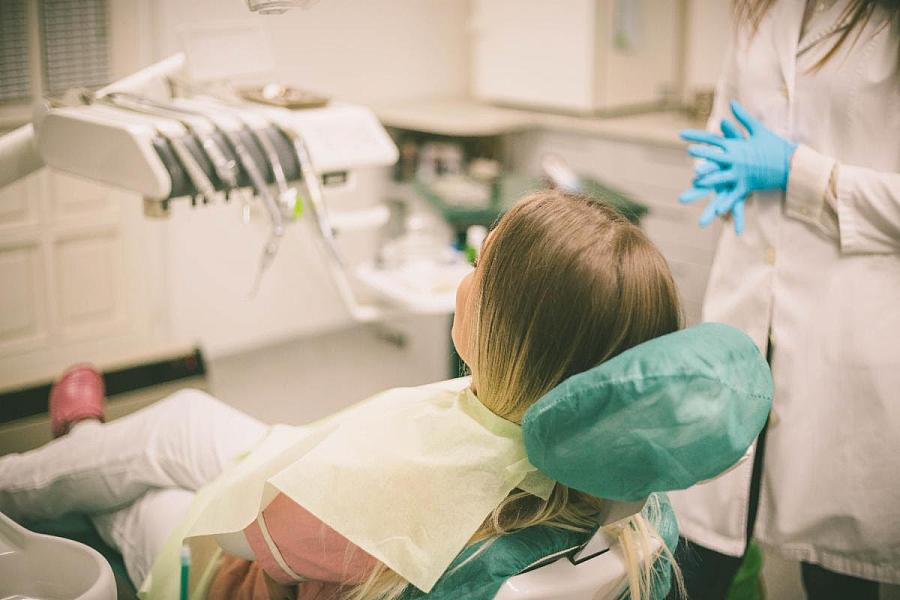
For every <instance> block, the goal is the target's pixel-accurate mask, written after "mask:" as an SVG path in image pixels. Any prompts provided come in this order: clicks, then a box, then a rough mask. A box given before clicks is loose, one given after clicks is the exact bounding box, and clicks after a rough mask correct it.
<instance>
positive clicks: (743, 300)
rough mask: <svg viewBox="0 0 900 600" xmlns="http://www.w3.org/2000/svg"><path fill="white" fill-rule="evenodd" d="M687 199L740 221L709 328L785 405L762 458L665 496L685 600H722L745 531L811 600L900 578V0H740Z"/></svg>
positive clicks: (713, 292)
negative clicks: (756, 369) (793, 566)
mask: <svg viewBox="0 0 900 600" xmlns="http://www.w3.org/2000/svg"><path fill="white" fill-rule="evenodd" d="M735 16H736V19H737V25H736V28H735V40H734V43H733V48H732V49H731V52H730V54H729V57H728V59H727V61H726V64H725V71H724V76H723V78H722V80H721V81H720V83H719V86H718V89H717V94H716V102H715V106H714V110H713V115H712V118H711V120H710V129H711V130H713V129H714V130H715V132H713V131H685V132H683V133H682V137H683V138H684V139H685V140H687V141H689V142H693V144H694V145H692V146H690V148H689V152H690V154H691V155H692V156H694V157H696V158H698V159H701V160H700V161H698V167H697V174H696V177H695V179H694V182H693V187H692V188H691V189H690V190H688V191H686V192H685V193H684V194H682V196H681V198H680V200H681V201H682V202H693V201H697V200H700V199H702V198H705V197H707V196H710V195H712V199H711V200H710V202H709V204H708V205H707V207H706V210H705V211H704V213H703V216H702V218H701V224H702V225H706V224H708V223H709V222H711V221H712V220H713V219H715V218H716V216H721V217H723V218H726V219H729V220H730V221H731V224H732V225H733V227H731V226H729V227H726V228H725V229H724V231H723V233H722V237H721V239H720V241H719V245H718V250H717V253H716V257H715V261H714V264H713V268H712V272H711V275H710V281H709V287H708V289H707V294H706V300H705V305H704V319H705V320H710V321H721V322H725V323H728V324H731V325H733V326H736V327H738V328H741V329H743V330H744V331H746V332H747V333H748V334H750V335H751V336H752V337H753V338H754V340H756V343H757V344H758V345H759V347H760V349H761V350H762V351H763V352H766V353H767V355H768V356H769V361H770V364H771V367H772V373H773V378H774V381H775V401H774V404H773V409H772V412H771V414H770V416H769V422H768V426H767V428H766V429H764V430H763V433H762V434H761V435H760V438H759V440H758V443H757V449H756V454H755V457H754V460H753V461H747V462H746V463H745V464H743V465H741V466H740V467H739V468H737V469H735V470H734V471H732V472H730V473H728V474H727V475H725V476H723V477H721V478H719V479H717V480H714V481H712V482H709V483H706V484H703V485H699V486H695V487H694V488H691V489H689V490H687V491H684V492H680V493H676V494H672V500H673V504H674V505H675V508H676V512H677V515H678V520H679V523H680V526H681V532H682V535H683V536H684V538H686V540H687V541H688V542H690V544H689V545H688V546H687V547H686V552H684V553H683V554H684V556H682V557H681V558H682V561H681V564H682V568H683V570H684V572H685V578H686V581H687V586H688V592H689V594H690V597H691V598H694V599H697V600H701V599H706V598H710V599H712V598H715V599H719V598H724V597H725V595H726V593H727V590H728V586H729V585H730V583H731V580H732V578H733V576H734V573H735V572H736V570H737V568H738V566H739V564H740V557H741V556H742V555H743V553H744V552H745V549H746V547H747V544H748V539H749V538H750V537H751V536H752V537H754V538H756V539H757V540H758V541H759V542H760V543H761V544H762V545H763V546H764V547H765V548H766V549H767V550H769V551H774V552H777V553H779V554H781V555H782V556H784V557H786V558H788V559H792V560H797V561H800V562H801V563H802V576H803V584H804V587H805V589H806V593H807V597H808V598H815V599H819V598H853V599H854V600H866V599H873V600H875V599H877V597H878V582H889V583H894V584H898V583H900V60H898V58H900V2H898V0H831V1H829V0H807V1H806V2H803V1H801V0H737V2H736V6H735Z"/></svg>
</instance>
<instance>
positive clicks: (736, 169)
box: [681, 100, 797, 214]
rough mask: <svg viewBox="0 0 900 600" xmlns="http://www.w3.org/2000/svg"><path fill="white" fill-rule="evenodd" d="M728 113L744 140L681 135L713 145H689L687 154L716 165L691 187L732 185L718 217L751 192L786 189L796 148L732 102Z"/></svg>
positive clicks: (692, 133)
mask: <svg viewBox="0 0 900 600" xmlns="http://www.w3.org/2000/svg"><path fill="white" fill-rule="evenodd" d="M731 112H732V114H733V115H734V117H735V119H737V121H738V122H739V123H740V124H741V125H743V126H744V129H746V130H747V137H744V136H742V135H740V134H739V132H738V134H739V135H738V137H736V138H730V137H723V136H719V135H716V134H713V133H709V132H708V131H700V130H691V129H689V130H686V131H683V132H681V137H682V139H684V140H687V141H689V142H699V143H701V144H708V145H709V146H713V147H712V148H711V147H709V146H690V147H689V148H688V154H690V155H691V156H694V157H696V158H702V159H704V160H707V161H710V162H712V163H714V164H716V165H717V166H718V169H717V170H715V171H713V172H710V173H705V174H703V175H702V176H701V177H700V178H698V179H697V180H696V181H695V183H694V187H700V188H703V187H708V188H712V187H714V186H720V185H733V186H734V192H733V193H732V194H731V196H732V197H731V205H725V206H721V207H719V208H717V210H716V212H717V213H719V214H725V213H726V212H729V211H731V210H732V208H733V207H734V206H735V205H736V204H737V203H738V201H739V200H743V199H745V198H746V197H747V194H749V193H751V192H755V191H758V190H784V189H787V182H788V174H789V172H790V166H791V156H792V155H793V154H794V150H796V149H797V145H796V144H792V143H791V142H789V141H787V140H786V139H784V138H783V137H781V136H779V135H777V134H775V133H773V132H772V131H771V130H770V129H768V128H767V127H766V126H765V125H763V124H762V123H760V122H759V121H757V120H756V119H755V118H753V116H751V115H750V113H748V112H747V111H746V109H744V107H743V106H741V105H740V104H738V103H737V101H735V100H732V101H731ZM724 123H725V122H723V124H724ZM723 131H724V130H723ZM720 211H721V212H720Z"/></svg>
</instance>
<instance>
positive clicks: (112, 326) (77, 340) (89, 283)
mask: <svg viewBox="0 0 900 600" xmlns="http://www.w3.org/2000/svg"><path fill="white" fill-rule="evenodd" d="M141 212H142V206H141V201H140V198H138V197H136V196H134V195H132V194H128V193H124V192H120V191H116V190H113V189H111V188H106V187H103V186H100V185H97V184H95V183H91V182H88V181H85V180H81V179H78V178H75V177H72V176H69V175H65V174H63V173H59V172H52V171H50V170H48V169H42V170H41V171H39V172H37V173H34V174H33V175H31V176H29V177H27V178H25V179H23V180H20V181H18V182H16V183H14V184H12V185H10V186H7V187H5V188H3V189H0V390H3V389H9V388H11V387H20V386H23V385H28V384H30V383H38V382H41V381H46V379H48V378H50V377H52V376H53V375H54V374H56V373H57V372H58V371H59V370H60V369H62V368H64V367H65V366H66V365H68V364H71V363H74V362H78V361H93V362H96V363H98V364H100V365H101V366H104V367H108V366H112V365H115V364H123V363H128V362H132V361H135V360H141V359H145V358H146V357H147V356H150V355H153V354H155V353H158V352H161V351H162V350H163V348H164V346H165V342H166V341H167V333H166V327H165V315H164V311H163V310H162V308H163V304H162V303H163V299H164V296H163V289H162V286H163V282H164V278H163V277H162V270H161V268H160V264H161V258H160V260H159V262H157V260H156V259H155V258H154V257H155V255H156V254H157V253H156V252H155V250H154V249H155V248H160V247H161V246H162V244H161V239H162V238H161V235H162V232H161V231H157V228H158V227H161V225H159V224H154V223H153V222H147V221H145V220H144V219H143V216H142V214H141Z"/></svg>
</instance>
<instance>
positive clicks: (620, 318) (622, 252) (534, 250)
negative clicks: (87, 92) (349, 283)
mask: <svg viewBox="0 0 900 600" xmlns="http://www.w3.org/2000/svg"><path fill="white" fill-rule="evenodd" d="M456 300H457V302H456V316H455V318H454V321H453V342H454V344H455V345H456V349H457V351H458V352H459V355H460V356H461V357H462V359H463V360H464V361H465V362H466V364H467V365H469V367H470V369H471V370H472V376H473V384H474V386H475V390H476V392H477V395H478V399H479V400H480V401H481V402H482V403H483V404H484V405H485V406H487V407H488V408H489V409H490V410H492V411H493V412H494V413H495V414H497V415H499V416H501V417H504V418H506V419H508V420H510V421H515V422H519V421H521V419H522V416H523V415H524V414H525V411H526V410H527V409H528V407H529V406H531V405H532V404H533V403H534V402H535V401H537V400H538V399H539V398H540V397H541V396H543V395H544V394H545V393H547V392H548V391H550V390H551V389H552V388H553V387H555V386H556V385H557V384H559V383H560V382H561V381H563V380H564V379H566V378H567V377H569V376H570V375H574V374H575V373H578V372H581V371H584V370H586V369H589V368H591V367H593V366H595V365H597V364H599V363H601V362H603V361H604V360H607V359H609V358H611V357H613V356H615V355H616V354H619V353H620V352H622V351H624V350H626V349H628V348H631V347H632V346H636V345H637V344H640V343H641V342H644V341H646V340H649V339H651V338H654V337H657V336H660V335H664V334H666V333H670V332H672V331H675V330H676V329H678V327H679V325H680V322H681V310H680V308H679V301H678V294H677V292H676V289H675V283H674V282H673V281H672V275H671V273H669V268H668V266H667V265H666V261H665V260H664V259H663V257H662V255H660V253H659V251H658V250H657V249H656V247H654V246H653V244H652V243H651V242H650V241H649V240H648V239H647V237H646V236H645V235H644V234H643V233H642V232H641V230H640V229H638V228H637V227H635V226H634V225H632V224H631V223H629V222H628V221H627V220H626V219H625V218H624V217H622V216H621V215H620V214H619V213H617V212H616V211H614V210H613V209H611V208H609V207H608V206H605V205H603V204H600V203H598V202H594V201H592V200H590V199H588V198H584V197H581V196H576V195H573V194H566V193H563V192H557V191H548V192H539V193H536V194H532V195H530V196H526V197H525V198H523V199H522V200H520V201H519V202H518V203H517V204H516V205H515V206H514V207H513V208H512V209H511V210H510V211H509V212H507V213H506V215H504V216H503V218H502V219H500V222H499V223H498V224H497V227H496V228H495V229H494V230H493V231H492V232H491V234H490V235H489V236H488V238H487V239H486V240H485V243H484V247H483V248H482V252H481V258H480V260H479V261H478V265H477V267H476V269H475V272H474V273H472V274H471V275H469V276H468V277H466V279H465V280H464V281H463V282H462V283H461V284H460V286H459V290H458V292H457V299H456ZM603 502H604V501H603V500H602V499H600V498H594V497H592V496H588V495H586V494H583V493H580V492H577V491H575V490H571V489H569V488H567V487H565V486H563V485H556V486H555V487H554V490H553V493H552V494H551V496H550V498H549V499H548V500H546V501H544V500H541V499H539V498H537V497H535V496H532V495H530V494H527V493H525V492H523V491H519V490H513V492H511V493H510V495H509V496H508V497H507V498H506V499H505V500H504V501H503V502H502V503H501V504H500V506H498V507H497V508H496V509H495V510H494V511H493V512H492V513H491V515H490V516H489V517H488V519H487V520H486V521H485V522H484V524H483V525H482V526H481V528H480V529H479V530H478V531H477V532H476V533H475V535H474V536H473V538H472V540H471V541H472V542H476V541H479V540H492V539H496V538H497V537H498V536H499V535H502V534H503V533H505V532H508V531H514V530H517V529H522V528H525V527H531V526H535V525H544V526H550V527H559V528H563V529H575V530H579V531H585V532H587V531H590V530H592V529H594V528H596V526H597V525H598V524H599V518H600V515H601V514H602V509H603V508H604V506H603ZM652 521H653V519H652V518H651V519H650V522H648V521H647V520H646V519H644V518H643V517H642V516H641V515H635V516H632V517H630V518H629V519H627V520H625V521H623V522H622V523H621V524H618V525H617V526H616V529H615V530H614V531H611V533H613V534H614V535H615V537H616V538H617V539H618V540H619V542H620V546H621V548H622V551H623V556H624V558H625V562H626V571H627V573H628V586H629V591H630V593H631V597H632V598H635V599H639V598H648V597H650V590H651V587H652V580H651V579H652V578H651V561H642V560H641V558H640V557H641V556H650V555H651V553H652V549H651V548H652V547H651V546H650V539H651V537H658V535H657V534H655V532H654V530H653V525H652ZM481 548H482V549H485V548H487V544H485V545H483V546H482V547H481ZM480 551H481V550H479V552H480ZM473 556H475V555H474V554H473ZM668 558H669V559H670V560H671V555H670V554H669V555H668ZM673 565H674V564H673ZM675 574H676V580H678V581H679V582H680V572H679V571H678V570H677V568H676V569H675ZM406 585H407V583H406V582H405V581H404V580H403V579H402V578H400V577H399V576H398V575H397V574H396V573H392V572H391V571H390V570H388V569H387V567H384V566H383V565H382V566H380V567H379V568H378V569H377V570H376V571H375V572H373V573H372V574H371V575H370V577H369V578H368V580H367V581H366V582H365V583H363V584H362V585H360V586H358V587H357V588H355V590H354V593H353V594H352V598H354V600H363V599H365V600H369V599H370V598H378V599H394V598H397V597H399V596H401V595H402V593H403V591H404V589H406ZM679 587H681V586H680V585H679Z"/></svg>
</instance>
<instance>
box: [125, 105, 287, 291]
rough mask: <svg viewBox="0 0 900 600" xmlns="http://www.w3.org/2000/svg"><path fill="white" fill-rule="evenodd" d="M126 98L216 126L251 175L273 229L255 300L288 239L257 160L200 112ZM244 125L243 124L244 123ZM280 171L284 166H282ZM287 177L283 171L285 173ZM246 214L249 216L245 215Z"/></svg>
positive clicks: (261, 258) (263, 258)
mask: <svg viewBox="0 0 900 600" xmlns="http://www.w3.org/2000/svg"><path fill="white" fill-rule="evenodd" d="M121 96H123V97H127V98H130V99H132V100H133V101H135V102H138V103H140V104H143V105H145V106H149V107H152V108H155V109H160V110H169V111H173V112H176V113H180V114H185V115H192V116H196V117H200V118H202V119H205V120H206V121H207V122H208V123H210V124H211V125H212V127H213V128H214V129H215V130H216V131H218V132H219V133H220V134H221V135H222V136H223V137H224V138H225V139H226V140H227V142H228V143H229V144H230V145H231V147H232V149H233V150H234V153H235V154H236V155H237V157H238V161H239V162H240V164H241V166H242V167H243V168H244V170H245V171H246V172H247V176H248V177H249V178H250V182H251V184H252V186H253V188H254V190H256V193H257V194H259V195H260V196H261V197H262V200H263V205H264V206H265V208H266V212H268V213H269V221H270V226H271V233H270V235H269V239H268V240H267V241H266V244H265V246H264V247H263V253H262V256H261V257H260V263H259V268H258V269H257V274H256V278H255V281H254V284H253V288H252V289H251V291H250V295H251V297H253V296H255V295H256V293H257V291H258V290H259V286H260V283H261V282H262V277H263V275H264V274H265V272H266V270H268V268H269V267H270V266H271V264H272V262H273V261H274V259H275V255H276V254H277V252H278V247H279V240H280V238H281V236H282V235H284V215H283V214H282V212H281V209H280V206H279V205H278V203H277V202H276V200H275V199H274V198H273V197H272V193H271V192H270V191H269V187H268V184H267V183H266V179H265V177H264V176H263V174H262V172H260V170H259V168H258V167H257V165H256V161H255V160H254V158H253V155H252V154H250V151H249V150H248V149H247V147H246V146H245V145H244V143H243V142H242V141H241V140H240V138H239V137H238V136H237V135H235V134H234V133H232V132H231V131H229V130H227V129H225V128H224V127H222V126H220V125H219V123H218V122H217V121H216V120H215V119H214V118H212V117H211V116H210V115H208V114H206V113H204V112H202V111H198V110H191V109H187V108H183V107H181V106H178V105H176V104H171V103H163V102H157V101H155V100H151V99H149V98H143V97H141V96H136V95H133V94H121ZM242 124H243V122H242ZM279 167H280V162H279ZM282 176H283V171H282ZM245 214H246V213H245Z"/></svg>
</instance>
